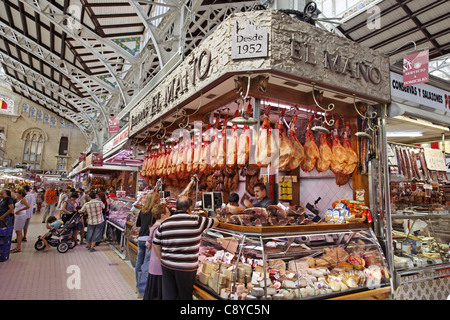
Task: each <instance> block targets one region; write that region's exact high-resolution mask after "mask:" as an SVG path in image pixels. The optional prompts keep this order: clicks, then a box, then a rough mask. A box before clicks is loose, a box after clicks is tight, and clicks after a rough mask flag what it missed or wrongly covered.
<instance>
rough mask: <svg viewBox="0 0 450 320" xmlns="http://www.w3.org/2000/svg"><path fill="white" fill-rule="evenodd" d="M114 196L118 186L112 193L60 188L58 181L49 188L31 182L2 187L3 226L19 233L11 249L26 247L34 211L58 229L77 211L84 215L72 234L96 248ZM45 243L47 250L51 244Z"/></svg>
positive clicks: (0, 216) (0, 215) (0, 223)
mask: <svg viewBox="0 0 450 320" xmlns="http://www.w3.org/2000/svg"><path fill="white" fill-rule="evenodd" d="M113 197H115V193H114V190H110V192H109V193H108V192H106V191H105V190H100V191H98V192H94V191H91V190H83V189H82V188H80V189H75V188H67V189H57V188H56V185H54V184H52V185H50V187H49V188H48V189H47V190H45V189H43V188H37V187H35V188H31V187H30V186H29V185H25V186H23V188H20V189H18V190H13V191H11V190H9V189H3V190H1V191H0V228H8V227H14V231H15V234H16V237H15V239H14V240H12V242H13V243H16V247H15V248H13V249H12V250H11V251H10V253H19V252H21V251H22V243H23V242H26V241H27V231H28V226H29V223H30V219H31V218H32V216H33V214H41V213H42V223H46V226H47V228H53V229H54V228H55V226H58V227H60V226H61V225H62V224H63V223H66V222H67V221H69V220H70V219H71V217H72V216H73V215H74V214H75V213H76V212H79V213H80V214H81V215H82V219H80V222H79V223H78V224H77V226H76V227H75V230H73V234H72V237H73V239H74V240H75V241H77V242H78V243H79V244H81V245H83V244H87V245H86V248H87V249H88V250H89V251H95V249H94V247H95V245H96V244H98V243H99V242H101V241H102V240H103V235H104V233H105V227H106V218H107V216H108V214H109V204H110V198H113ZM56 229H57V228H56ZM43 238H44V239H45V237H43ZM44 243H45V244H46V248H45V249H44V251H47V250H48V249H49V245H48V243H47V242H46V241H45V240H44Z"/></svg>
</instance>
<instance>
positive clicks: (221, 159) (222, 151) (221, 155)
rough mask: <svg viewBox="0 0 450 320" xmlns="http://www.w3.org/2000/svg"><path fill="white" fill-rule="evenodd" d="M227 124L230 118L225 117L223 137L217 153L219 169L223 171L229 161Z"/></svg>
mask: <svg viewBox="0 0 450 320" xmlns="http://www.w3.org/2000/svg"><path fill="white" fill-rule="evenodd" d="M227 122H228V117H227V115H225V118H224V122H223V126H222V136H221V137H220V140H219V150H218V153H217V169H218V170H223V169H224V168H225V165H226V159H227V152H226V151H227Z"/></svg>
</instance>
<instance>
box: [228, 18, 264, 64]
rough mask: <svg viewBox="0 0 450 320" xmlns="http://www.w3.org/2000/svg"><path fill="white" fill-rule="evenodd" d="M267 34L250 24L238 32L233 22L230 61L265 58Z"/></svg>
mask: <svg viewBox="0 0 450 320" xmlns="http://www.w3.org/2000/svg"><path fill="white" fill-rule="evenodd" d="M268 44H269V33H268V32H267V30H265V29H261V28H258V27H256V26H255V25H254V24H252V23H251V22H248V23H247V24H246V25H245V28H244V29H241V30H239V25H238V22H237V21H236V22H235V25H234V28H233V33H232V38H231V59H233V60H237V59H252V58H265V57H267V56H268V55H269V46H268Z"/></svg>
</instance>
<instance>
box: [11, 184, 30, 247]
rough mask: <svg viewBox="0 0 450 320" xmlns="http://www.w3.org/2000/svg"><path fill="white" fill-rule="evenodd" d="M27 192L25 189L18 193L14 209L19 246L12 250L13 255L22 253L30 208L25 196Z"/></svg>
mask: <svg viewBox="0 0 450 320" xmlns="http://www.w3.org/2000/svg"><path fill="white" fill-rule="evenodd" d="M26 195H27V192H26V191H25V190H24V189H20V190H19V191H18V192H17V193H16V196H17V202H16V205H15V207H14V230H15V231H16V235H17V246H16V248H15V249H13V250H11V251H10V252H11V253H16V252H20V251H22V248H21V246H22V238H23V227H24V226H25V222H26V221H27V217H28V215H27V210H28V209H29V208H30V205H29V204H28V202H27V200H26V199H25V196H26Z"/></svg>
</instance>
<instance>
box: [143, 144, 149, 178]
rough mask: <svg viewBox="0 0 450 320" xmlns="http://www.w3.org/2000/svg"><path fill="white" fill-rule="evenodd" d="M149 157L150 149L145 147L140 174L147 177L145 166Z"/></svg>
mask: <svg viewBox="0 0 450 320" xmlns="http://www.w3.org/2000/svg"><path fill="white" fill-rule="evenodd" d="M149 159H150V151H149V150H148V149H147V151H146V152H145V157H144V162H142V168H141V176H142V177H144V178H145V177H147V167H148V164H149Z"/></svg>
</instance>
